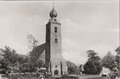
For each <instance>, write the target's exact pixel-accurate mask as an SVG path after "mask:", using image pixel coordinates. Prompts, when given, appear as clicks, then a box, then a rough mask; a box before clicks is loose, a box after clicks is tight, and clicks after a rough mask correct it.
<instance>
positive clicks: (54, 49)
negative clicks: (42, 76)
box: [45, 8, 67, 75]
mask: <svg viewBox="0 0 120 79" xmlns="http://www.w3.org/2000/svg"><path fill="white" fill-rule="evenodd" d="M49 15H50V19H49V22H48V23H47V24H46V48H47V49H46V55H45V60H46V65H47V70H48V72H51V73H52V75H63V74H67V65H66V61H65V60H64V59H63V57H62V36H61V24H60V23H59V22H58V21H57V12H56V11H55V9H54V8H53V9H52V10H51V12H50V14H49Z"/></svg>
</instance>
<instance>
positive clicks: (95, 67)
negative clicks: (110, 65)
mask: <svg viewBox="0 0 120 79" xmlns="http://www.w3.org/2000/svg"><path fill="white" fill-rule="evenodd" d="M87 54H88V61H87V62H86V63H85V65H84V73H85V74H94V75H95V74H100V72H101V70H102V66H101V63H100V57H99V56H97V53H96V52H95V51H94V50H88V51H87Z"/></svg>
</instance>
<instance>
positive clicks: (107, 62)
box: [101, 52, 115, 70]
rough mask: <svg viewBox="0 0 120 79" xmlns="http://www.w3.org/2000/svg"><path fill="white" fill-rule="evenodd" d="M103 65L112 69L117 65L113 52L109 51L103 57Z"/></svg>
mask: <svg viewBox="0 0 120 79" xmlns="http://www.w3.org/2000/svg"><path fill="white" fill-rule="evenodd" d="M101 62H102V66H104V67H106V68H109V69H110V70H112V69H113V68H114V67H115V57H114V55H112V54H111V52H108V53H107V55H106V56H104V57H103V59H102V61H101Z"/></svg>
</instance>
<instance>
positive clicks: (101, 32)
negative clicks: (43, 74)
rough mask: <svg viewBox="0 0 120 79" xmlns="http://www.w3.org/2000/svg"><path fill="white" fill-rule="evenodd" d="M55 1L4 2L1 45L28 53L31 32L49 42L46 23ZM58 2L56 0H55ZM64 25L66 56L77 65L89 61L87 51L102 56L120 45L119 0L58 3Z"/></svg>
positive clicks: (1, 5) (1, 6) (0, 10)
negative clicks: (28, 39) (28, 35)
mask: <svg viewBox="0 0 120 79" xmlns="http://www.w3.org/2000/svg"><path fill="white" fill-rule="evenodd" d="M52 2H53V1H51V2H50V1H47V2H44V1H40V2H0V48H4V46H5V45H7V46H10V47H11V48H14V49H15V50H16V51H17V53H20V54H27V53H28V50H29V49H28V41H27V39H26V37H27V34H28V33H29V34H32V35H33V36H34V37H35V38H36V39H37V40H39V42H40V44H42V43H45V25H46V23H47V22H48V21H49V18H50V17H49V12H50V11H51V9H52ZM54 2H55V1H54ZM54 4H55V9H56V11H57V13H58V17H57V19H58V21H59V22H60V23H61V24H62V48H63V50H62V51H63V52H62V55H63V57H64V58H65V59H67V60H70V61H73V62H75V63H76V64H82V63H85V61H86V60H87V54H86V51H87V50H90V49H91V50H95V51H96V52H97V53H98V55H99V56H100V57H103V56H104V55H106V53H107V52H108V51H111V52H112V53H113V54H114V55H115V54H116V52H115V51H114V50H115V49H116V48H117V47H118V46H119V3H118V0H104V1H103V0H97V1H95V0H92V1H91V0H89V1H88V0H85V1H74V2H73V1H69V2H68V1H58V2H55V3H54Z"/></svg>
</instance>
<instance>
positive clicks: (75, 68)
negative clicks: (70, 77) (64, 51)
mask: <svg viewBox="0 0 120 79" xmlns="http://www.w3.org/2000/svg"><path fill="white" fill-rule="evenodd" d="M67 66H68V73H69V74H78V69H79V67H78V66H76V65H75V64H74V63H72V62H70V61H67Z"/></svg>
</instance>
